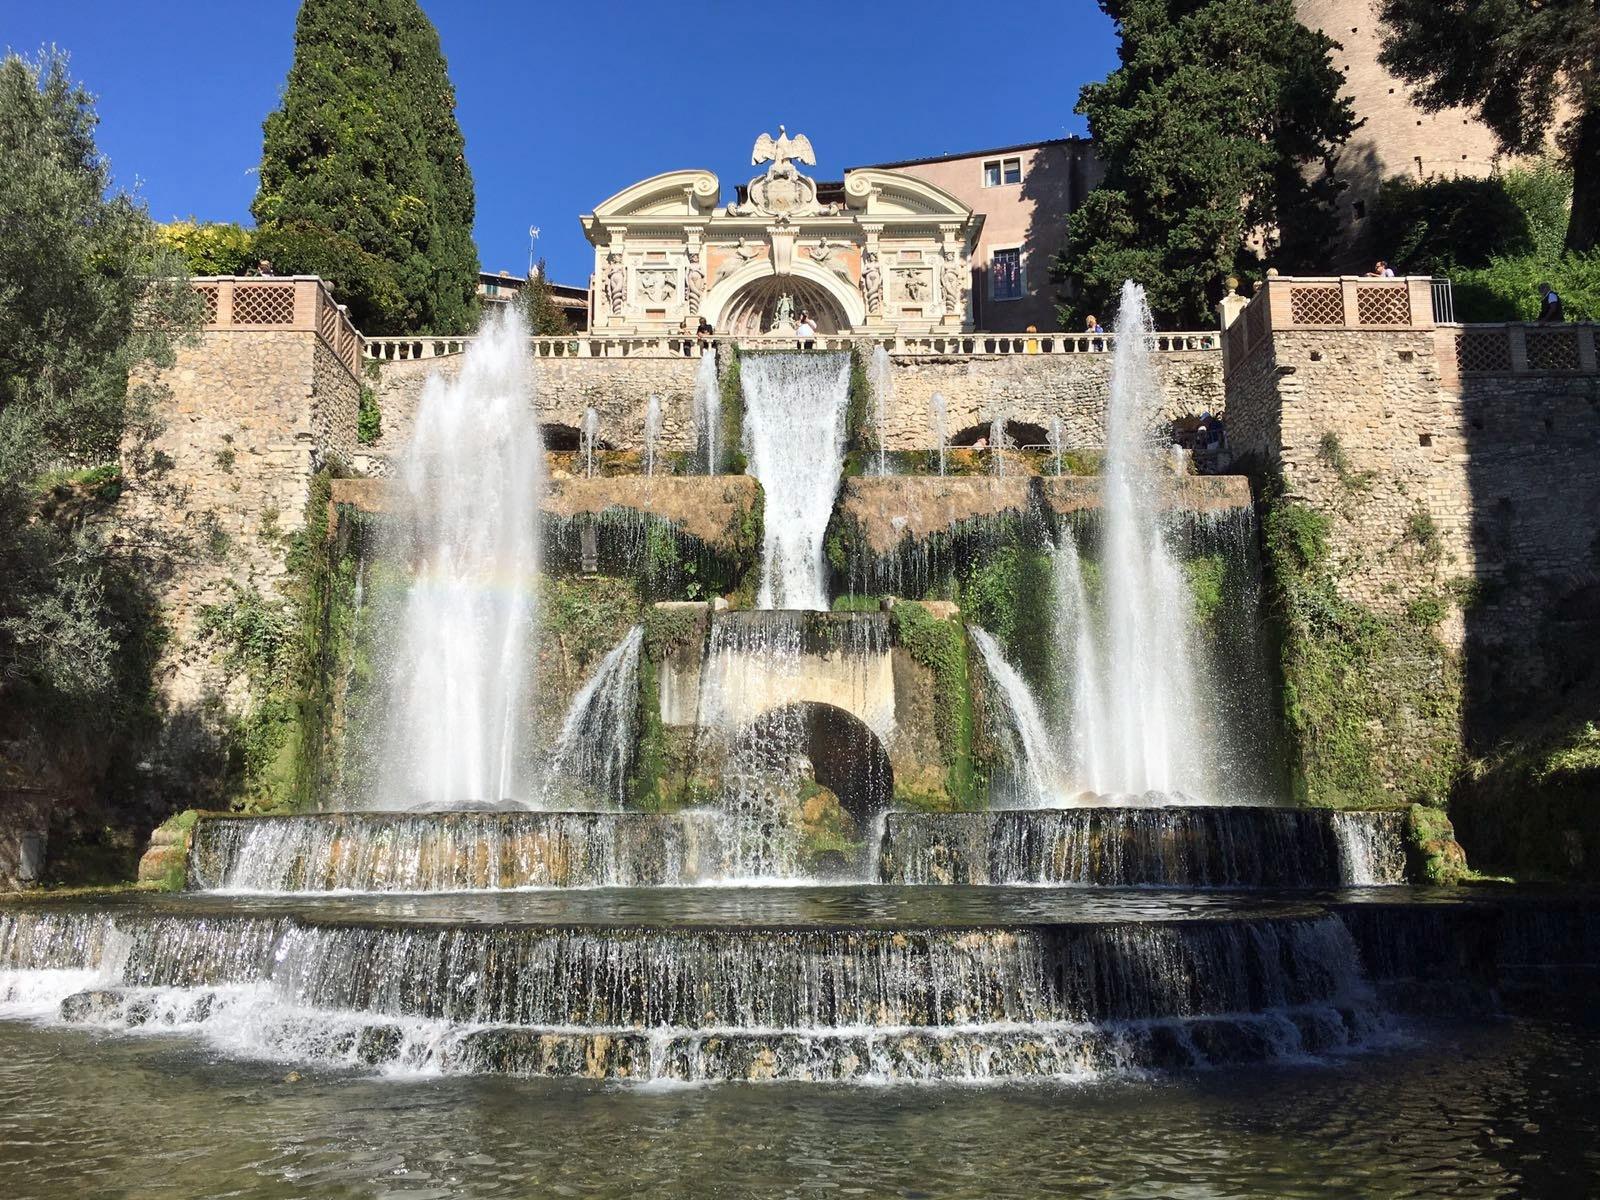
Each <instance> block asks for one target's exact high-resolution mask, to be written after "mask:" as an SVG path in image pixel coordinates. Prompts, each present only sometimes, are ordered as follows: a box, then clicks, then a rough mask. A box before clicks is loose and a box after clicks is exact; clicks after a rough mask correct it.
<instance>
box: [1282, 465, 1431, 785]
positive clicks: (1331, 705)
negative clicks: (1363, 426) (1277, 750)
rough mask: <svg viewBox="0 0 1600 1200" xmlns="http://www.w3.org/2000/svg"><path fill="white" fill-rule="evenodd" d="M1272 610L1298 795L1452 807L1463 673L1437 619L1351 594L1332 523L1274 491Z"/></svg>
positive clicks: (1285, 716)
mask: <svg viewBox="0 0 1600 1200" xmlns="http://www.w3.org/2000/svg"><path fill="white" fill-rule="evenodd" d="M1266 491H1267V493H1268V494H1267V498H1266V517H1265V525H1264V533H1265V537H1264V550H1265V561H1264V566H1265V568H1266V576H1267V579H1266V582H1267V595H1268V603H1269V610H1270V613H1271V616H1272V619H1273V623H1274V625H1275V632H1276V635H1277V643H1278V645H1277V649H1278V657H1279V666H1280V669H1281V672H1282V681H1283V692H1282V695H1283V717H1284V722H1285V725H1286V728H1287V731H1288V734H1289V749H1290V756H1291V759H1292V762H1291V771H1292V782H1293V788H1294V791H1295V798H1296V799H1297V800H1299V801H1301V802H1303V803H1310V804H1317V805H1328V806H1332V807H1338V808H1349V807H1361V806H1369V805H1374V804H1393V803H1396V802H1420V803H1423V804H1428V805H1434V806H1438V805H1442V804H1443V803H1444V802H1445V798H1446V797H1447V796H1448V795H1449V792H1450V787H1451V784H1452V781H1453V780H1454V778H1455V774H1456V771H1457V769H1458V768H1459V766H1460V764H1461V732H1460V730H1461V706H1462V690H1461V668H1460V663H1459V662H1458V661H1457V658H1456V656H1455V655H1453V654H1452V653H1450V652H1449V651H1448V650H1447V649H1446V648H1445V646H1444V645H1443V644H1442V643H1441V642H1440V641H1439V639H1438V638H1437V637H1436V636H1435V635H1434V632H1433V628H1432V622H1431V618H1433V617H1434V615H1435V614H1433V613H1432V612H1431V610H1430V611H1428V612H1418V611H1407V612H1399V613H1388V612H1378V611H1375V610H1373V609H1370V608H1367V607H1366V606H1364V605H1361V604H1357V603H1355V602H1353V601H1350V600H1347V599H1345V598H1344V597H1342V596H1341V595H1340V594H1339V592H1338V589H1337V587H1336V586H1335V583H1336V580H1335V576H1334V574H1333V571H1332V569H1331V567H1330V565H1329V554H1328V536H1329V522H1328V518H1327V517H1326V516H1324V515H1323V514H1322V513H1319V512H1317V511H1316V510H1314V509H1312V508H1310V507H1308V506H1306V505H1304V504H1300V503H1296V502H1294V501H1290V500H1287V499H1285V498H1284V497H1283V496H1282V493H1281V489H1280V488H1278V487H1276V486H1271V485H1269V487H1268V488H1267V489H1266Z"/></svg>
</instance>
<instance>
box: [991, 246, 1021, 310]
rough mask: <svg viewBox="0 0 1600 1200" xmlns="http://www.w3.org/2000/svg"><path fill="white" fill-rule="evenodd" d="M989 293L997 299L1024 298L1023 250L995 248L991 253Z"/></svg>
mask: <svg viewBox="0 0 1600 1200" xmlns="http://www.w3.org/2000/svg"><path fill="white" fill-rule="evenodd" d="M989 294H990V296H991V297H992V298H993V299H995V300H1020V299H1022V250H1021V249H1020V248H1019V247H1016V246H1013V247H1011V248H1010V249H1009V250H995V251H992V252H991V253H990V255H989Z"/></svg>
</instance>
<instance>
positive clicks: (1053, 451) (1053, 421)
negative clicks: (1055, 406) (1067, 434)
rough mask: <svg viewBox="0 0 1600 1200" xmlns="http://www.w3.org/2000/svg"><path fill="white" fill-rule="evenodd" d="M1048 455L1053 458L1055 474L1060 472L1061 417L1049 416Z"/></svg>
mask: <svg viewBox="0 0 1600 1200" xmlns="http://www.w3.org/2000/svg"><path fill="white" fill-rule="evenodd" d="M1049 438H1050V456H1051V457H1052V458H1053V459H1055V464H1056V474H1057V475H1058V476H1059V475H1060V474H1061V418H1060V417H1051V418H1050V433H1049Z"/></svg>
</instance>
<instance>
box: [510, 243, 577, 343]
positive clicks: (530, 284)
mask: <svg viewBox="0 0 1600 1200" xmlns="http://www.w3.org/2000/svg"><path fill="white" fill-rule="evenodd" d="M517 305H518V306H519V307H520V308H521V309H522V319H523V321H525V322H526V323H527V326H528V332H529V333H532V334H537V335H538V336H540V337H559V336H561V335H562V334H566V333H571V332H572V326H571V325H569V324H567V314H566V313H564V312H562V311H561V306H560V305H559V304H557V303H556V296H555V292H554V291H552V290H551V288H550V280H549V279H548V278H547V277H546V275H545V273H544V259H542V258H541V259H540V260H539V269H538V270H537V271H535V272H534V273H533V274H532V275H530V276H528V281H527V282H526V283H524V284H523V285H522V290H521V291H520V292H518V293H517Z"/></svg>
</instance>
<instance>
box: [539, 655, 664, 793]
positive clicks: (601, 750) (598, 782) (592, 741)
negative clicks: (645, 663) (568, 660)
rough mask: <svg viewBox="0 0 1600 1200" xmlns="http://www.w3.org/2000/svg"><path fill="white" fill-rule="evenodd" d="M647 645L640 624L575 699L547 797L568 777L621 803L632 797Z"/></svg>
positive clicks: (556, 754)
mask: <svg viewBox="0 0 1600 1200" xmlns="http://www.w3.org/2000/svg"><path fill="white" fill-rule="evenodd" d="M643 644H644V627H643V626H642V625H635V626H634V627H633V628H632V629H631V630H629V631H628V634H627V636H626V637H624V638H623V639H622V640H621V641H620V642H618V643H617V644H616V645H615V646H613V647H612V648H611V650H610V652H609V653H607V654H606V656H605V657H604V658H603V659H601V660H600V664H599V666H597V667H596V668H595V671H594V674H592V675H591V676H589V678H588V680H587V681H585V683H584V685H583V687H582V688H580V689H579V690H578V694H577V695H576V696H574V697H573V698H572V703H571V704H570V705H568V707H567V715H566V717H565V719H564V720H563V721H562V722H561V734H560V736H559V737H558V738H557V739H556V747H555V750H554V752H553V753H552V754H551V756H550V766H549V770H548V774H547V777H546V780H545V787H544V793H545V795H546V796H549V795H551V794H552V789H556V788H559V787H560V785H561V784H562V783H563V782H572V783H578V784H581V785H583V786H585V787H587V788H589V789H590V790H591V791H592V792H593V793H594V794H595V795H598V796H601V797H603V798H604V799H605V801H606V802H607V803H608V804H614V805H616V806H617V807H618V808H620V807H622V804H623V802H624V801H625V800H626V799H627V798H628V797H627V788H628V767H629V765H630V761H631V759H632V755H633V749H634V745H633V743H634V718H635V714H636V713H637V711H638V708H639V651H640V648H641V646H643ZM563 807H564V806H563Z"/></svg>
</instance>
